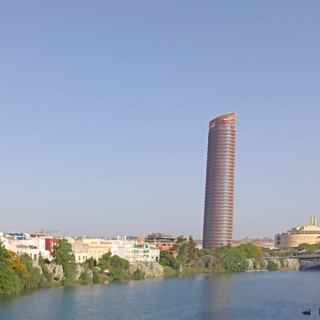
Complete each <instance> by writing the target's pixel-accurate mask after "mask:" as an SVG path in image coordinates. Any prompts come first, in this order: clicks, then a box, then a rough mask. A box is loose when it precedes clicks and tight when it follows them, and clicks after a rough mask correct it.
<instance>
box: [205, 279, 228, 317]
mask: <svg viewBox="0 0 320 320" xmlns="http://www.w3.org/2000/svg"><path fill="white" fill-rule="evenodd" d="M231 283H232V279H231V277H230V275H214V276H211V277H209V278H208V281H204V282H203V287H202V312H201V320H211V319H219V320H231V314H230V308H229V306H230V304H231V299H232V297H231V294H232V290H231Z"/></svg>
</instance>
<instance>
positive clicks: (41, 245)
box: [0, 233, 52, 260]
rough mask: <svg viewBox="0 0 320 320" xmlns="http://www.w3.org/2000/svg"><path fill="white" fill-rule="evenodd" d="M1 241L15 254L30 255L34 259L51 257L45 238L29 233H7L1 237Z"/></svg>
mask: <svg viewBox="0 0 320 320" xmlns="http://www.w3.org/2000/svg"><path fill="white" fill-rule="evenodd" d="M0 241H1V242H2V243H3V245H4V246H5V248H6V249H7V250H9V251H12V252H14V253H15V254H17V255H19V256H21V255H25V254H26V255H28V256H30V257H31V258H32V259H33V260H38V259H39V258H40V257H42V258H44V259H49V260H50V259H51V258H52V256H51V253H50V252H49V251H48V250H46V245H45V238H43V237H32V236H31V235H30V234H28V233H6V234H3V235H2V236H1V237H0Z"/></svg>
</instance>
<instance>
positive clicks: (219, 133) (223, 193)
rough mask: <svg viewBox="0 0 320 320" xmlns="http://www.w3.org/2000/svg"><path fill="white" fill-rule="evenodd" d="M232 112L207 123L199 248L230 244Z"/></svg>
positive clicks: (232, 154) (233, 143)
mask: <svg viewBox="0 0 320 320" xmlns="http://www.w3.org/2000/svg"><path fill="white" fill-rule="evenodd" d="M236 122H237V120H236V114H235V113H234V112H232V113H227V114H224V115H222V116H220V117H217V118H215V119H214V120H212V121H210V123H209V136H208V158H207V176H206V192H205V208H204V224H203V247H204V248H205V249H213V248H217V247H220V246H226V245H231V243H232V240H233V217H234V205H235V195H234V193H235V169H236V163H235V158H236V134H237V129H236Z"/></svg>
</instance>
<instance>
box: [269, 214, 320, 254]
mask: <svg viewBox="0 0 320 320" xmlns="http://www.w3.org/2000/svg"><path fill="white" fill-rule="evenodd" d="M304 243H306V244H318V243H320V226H319V223H318V219H317V218H316V217H311V219H310V223H309V224H308V225H304V226H298V227H295V228H292V229H291V230H289V231H287V232H284V233H280V234H277V235H276V236H275V246H276V247H278V248H281V249H282V248H295V247H298V246H299V245H301V244H304Z"/></svg>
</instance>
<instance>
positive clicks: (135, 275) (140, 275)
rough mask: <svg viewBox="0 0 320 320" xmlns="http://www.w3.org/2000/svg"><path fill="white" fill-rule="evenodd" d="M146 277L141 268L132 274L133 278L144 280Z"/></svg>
mask: <svg viewBox="0 0 320 320" xmlns="http://www.w3.org/2000/svg"><path fill="white" fill-rule="evenodd" d="M144 277H145V273H144V272H143V271H142V270H140V269H139V268H138V269H136V270H135V271H134V272H133V274H132V276H131V278H132V280H144Z"/></svg>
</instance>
